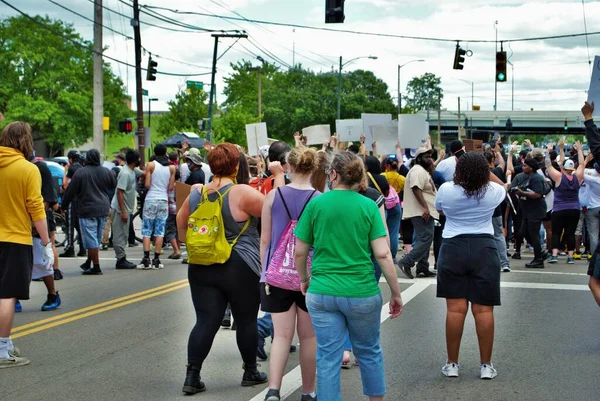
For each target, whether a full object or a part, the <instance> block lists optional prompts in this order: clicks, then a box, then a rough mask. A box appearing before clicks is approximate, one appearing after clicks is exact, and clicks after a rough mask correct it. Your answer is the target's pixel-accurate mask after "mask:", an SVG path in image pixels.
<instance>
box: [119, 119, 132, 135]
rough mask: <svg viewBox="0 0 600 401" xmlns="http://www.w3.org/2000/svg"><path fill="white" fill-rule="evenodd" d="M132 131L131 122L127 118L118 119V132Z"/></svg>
mask: <svg viewBox="0 0 600 401" xmlns="http://www.w3.org/2000/svg"><path fill="white" fill-rule="evenodd" d="M131 131H133V123H132V122H131V121H129V120H122V121H119V132H126V133H130V132H131Z"/></svg>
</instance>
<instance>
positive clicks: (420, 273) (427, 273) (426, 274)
mask: <svg viewBox="0 0 600 401" xmlns="http://www.w3.org/2000/svg"><path fill="white" fill-rule="evenodd" d="M435 276H436V274H435V273H434V272H432V271H431V270H421V271H418V272H417V277H435Z"/></svg>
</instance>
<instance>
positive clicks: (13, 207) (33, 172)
mask: <svg viewBox="0 0 600 401" xmlns="http://www.w3.org/2000/svg"><path fill="white" fill-rule="evenodd" d="M0 188H1V189H2V190H1V191H0V242H12V243H17V244H23V245H31V244H32V239H31V221H32V220H33V221H38V220H44V219H45V218H46V212H45V211H44V200H43V198H42V177H41V176H40V171H39V170H38V168H37V167H36V166H35V164H33V163H30V162H28V161H27V160H25V157H23V154H22V153H21V152H19V151H18V150H16V149H13V148H7V147H4V146H0Z"/></svg>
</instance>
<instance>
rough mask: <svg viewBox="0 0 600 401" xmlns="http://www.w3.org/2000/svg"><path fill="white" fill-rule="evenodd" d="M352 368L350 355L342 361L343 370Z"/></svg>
mask: <svg viewBox="0 0 600 401" xmlns="http://www.w3.org/2000/svg"><path fill="white" fill-rule="evenodd" d="M351 367H352V364H351V363H350V355H348V357H347V358H346V357H344V359H342V369H350V368H351Z"/></svg>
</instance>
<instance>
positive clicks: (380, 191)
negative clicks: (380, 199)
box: [367, 173, 383, 195]
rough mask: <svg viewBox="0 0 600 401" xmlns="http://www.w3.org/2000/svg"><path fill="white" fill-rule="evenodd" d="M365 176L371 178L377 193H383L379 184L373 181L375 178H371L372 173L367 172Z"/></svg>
mask: <svg viewBox="0 0 600 401" xmlns="http://www.w3.org/2000/svg"><path fill="white" fill-rule="evenodd" d="M367 176H368V177H369V179H370V180H371V182H372V183H373V185H375V188H377V190H378V191H379V193H380V194H382V195H383V191H382V190H381V188H379V185H377V181H375V178H373V175H372V174H371V173H367Z"/></svg>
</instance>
